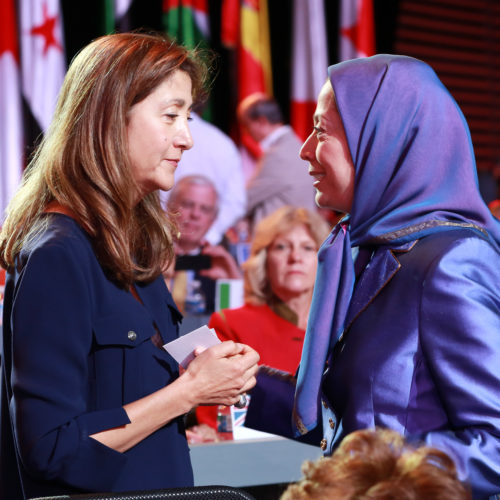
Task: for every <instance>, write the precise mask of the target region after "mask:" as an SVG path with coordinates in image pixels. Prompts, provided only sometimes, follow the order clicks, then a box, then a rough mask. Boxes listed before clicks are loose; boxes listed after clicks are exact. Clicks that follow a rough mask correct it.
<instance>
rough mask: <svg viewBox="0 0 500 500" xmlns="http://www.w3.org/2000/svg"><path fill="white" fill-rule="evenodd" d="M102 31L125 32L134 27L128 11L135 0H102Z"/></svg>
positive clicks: (107, 32) (108, 32)
mask: <svg viewBox="0 0 500 500" xmlns="http://www.w3.org/2000/svg"><path fill="white" fill-rule="evenodd" d="M101 1H102V3H101V10H102V18H101V20H102V25H101V29H102V32H103V33H105V34H110V33H113V32H115V31H116V32H121V33H123V32H125V31H130V29H132V23H131V21H130V18H129V15H128V11H129V9H130V6H131V4H132V1H133V0H101Z"/></svg>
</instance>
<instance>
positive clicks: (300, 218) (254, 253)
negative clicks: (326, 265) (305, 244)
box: [242, 206, 329, 305]
mask: <svg viewBox="0 0 500 500" xmlns="http://www.w3.org/2000/svg"><path fill="white" fill-rule="evenodd" d="M300 225H303V226H305V227H306V229H307V231H308V232H309V233H310V235H311V237H312V239H313V240H314V241H315V242H316V245H317V246H318V248H319V246H320V245H321V243H323V240H324V239H325V238H326V236H327V234H328V231H329V226H328V224H327V222H326V221H325V220H324V219H323V218H322V217H321V216H320V215H318V214H317V213H315V212H311V211H309V210H307V209H306V208H296V207H291V206H284V207H281V208H278V210H276V211H275V212H273V213H272V214H271V215H268V216H267V217H265V218H264V219H262V220H261V221H260V222H259V224H257V227H256V228H255V233H254V236H253V239H252V246H251V249H250V257H249V258H248V260H247V261H246V262H245V263H244V264H243V266H242V267H243V270H244V278H245V279H244V281H245V283H244V292H245V302H248V303H251V304H256V305H259V304H265V303H267V302H268V301H269V300H270V298H271V297H272V292H271V289H270V286H269V280H268V279H267V271H266V262H267V250H268V248H269V247H270V246H271V244H272V243H273V241H274V240H275V239H276V237H277V236H279V235H280V234H283V233H286V232H288V231H290V230H291V229H292V228H293V227H295V226H300Z"/></svg>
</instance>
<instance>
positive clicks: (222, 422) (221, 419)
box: [217, 405, 233, 441]
mask: <svg viewBox="0 0 500 500" xmlns="http://www.w3.org/2000/svg"><path fill="white" fill-rule="evenodd" d="M217 434H218V436H219V439H220V440H221V441H227V440H231V439H233V417H232V416H231V407H230V406H226V405H219V406H218V407H217Z"/></svg>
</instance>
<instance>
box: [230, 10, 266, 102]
mask: <svg viewBox="0 0 500 500" xmlns="http://www.w3.org/2000/svg"><path fill="white" fill-rule="evenodd" d="M269 40H270V38H269V14H268V9H267V0H241V4H240V50H239V58H238V87H239V96H238V97H239V101H241V100H242V99H244V98H245V97H247V96H249V95H250V94H253V93H255V92H264V93H266V94H268V95H273V85H272V71H271V46H270V41H269Z"/></svg>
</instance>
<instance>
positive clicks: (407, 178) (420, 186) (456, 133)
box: [294, 54, 500, 434]
mask: <svg viewBox="0 0 500 500" xmlns="http://www.w3.org/2000/svg"><path fill="white" fill-rule="evenodd" d="M328 74H329V76H330V81H331V84H332V87H333V90H334V94H335V99H336V103H337V108H338V110H339V114H340V116H341V118H342V122H343V124H344V129H345V133H346V137H347V142H348V145H349V149H350V152H351V156H352V159H353V163H354V167H355V171H356V176H355V187H354V201H353V205H352V209H351V213H350V215H349V217H348V218H347V219H344V221H341V223H340V224H338V225H337V226H336V227H335V228H334V229H333V231H332V234H331V235H330V236H329V237H328V238H327V240H326V241H325V242H324V243H323V245H322V246H321V248H320V250H319V253H318V272H317V279H316V284H315V288H314V295H313V301H312V304H311V312H310V316H309V322H308V326H307V332H306V339H305V343H304V349H303V353H302V360H301V365H300V370H299V376H298V381H297V391H296V398H295V408H294V423H295V425H296V427H297V430H298V431H299V433H301V434H304V433H306V432H307V431H309V430H311V429H313V428H314V427H316V425H317V414H318V405H319V390H320V384H321V377H322V373H323V369H324V365H325V361H326V359H327V356H328V354H329V351H330V349H331V348H332V347H333V345H334V344H335V342H336V341H337V340H338V338H339V336H340V334H341V333H342V331H343V328H344V321H345V316H346V314H347V310H348V307H349V302H350V299H351V295H352V290H353V286H354V279H355V278H354V264H353V260H352V257H351V246H363V245H370V246H374V245H384V244H385V245H387V244H391V245H394V244H401V243H405V242H407V241H412V240H415V239H417V238H420V237H423V236H426V235H428V234H431V233H433V232H436V231H447V230H453V229H456V228H461V227H464V226H466V227H467V226H469V227H472V228H474V229H475V230H477V231H479V232H481V233H483V235H486V236H487V237H488V238H489V240H490V242H491V243H492V244H493V245H494V246H495V247H496V248H497V249H498V250H500V224H499V223H498V221H497V220H496V219H495V218H494V217H493V216H492V215H491V213H490V211H489V209H488V207H487V206H486V204H485V203H484V201H483V199H482V198H481V195H480V194H479V190H478V182H477V174H476V165H475V160H474V152H473V148H472V143H471V139H470V133H469V128H468V126H467V123H466V121H465V118H464V116H463V114H462V112H461V111H460V109H459V107H458V106H457V104H456V102H455V100H454V99H453V98H452V97H451V95H450V94H449V92H448V91H447V90H446V88H445V87H444V86H443V84H442V83H441V82H440V80H439V79H438V77H437V75H436V74H435V73H434V71H433V70H432V69H431V68H430V67H429V66H428V65H427V64H425V63H424V62H422V61H419V60H417V59H413V58H411V57H405V56H395V55H385V54H381V55H376V56H373V57H369V58H362V59H354V60H351V61H345V62H342V63H340V64H336V65H334V66H330V67H329V68H328Z"/></svg>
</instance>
